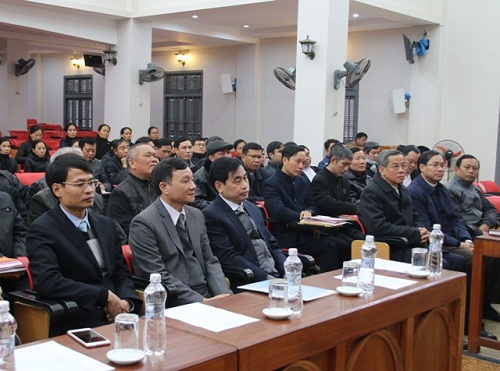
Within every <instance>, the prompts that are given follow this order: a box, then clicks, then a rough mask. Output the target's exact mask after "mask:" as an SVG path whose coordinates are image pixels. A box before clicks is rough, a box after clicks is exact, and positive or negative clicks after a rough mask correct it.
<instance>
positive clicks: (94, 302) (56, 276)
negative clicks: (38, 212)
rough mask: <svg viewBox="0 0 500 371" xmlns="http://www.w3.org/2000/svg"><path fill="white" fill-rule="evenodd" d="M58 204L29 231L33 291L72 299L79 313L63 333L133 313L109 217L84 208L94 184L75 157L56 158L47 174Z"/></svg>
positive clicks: (131, 288) (133, 304)
mask: <svg viewBox="0 0 500 371" xmlns="http://www.w3.org/2000/svg"><path fill="white" fill-rule="evenodd" d="M46 179H47V184H48V186H49V187H50V188H51V190H52V192H53V193H54V195H55V196H56V197H57V198H58V199H59V203H58V204H57V205H56V206H55V207H54V208H53V209H51V210H49V211H47V212H46V213H45V214H43V215H42V216H40V217H39V218H38V219H37V220H35V221H34V222H33V223H32V224H31V225H30V227H29V229H28V233H27V237H26V246H27V250H28V258H29V260H30V271H31V273H32V276H33V284H34V288H35V290H36V291H37V293H38V294H39V295H40V296H42V297H46V298H51V299H66V300H74V301H76V303H77V304H78V308H79V309H78V312H77V313H76V314H75V315H74V316H73V317H71V318H68V319H67V321H66V323H65V327H66V328H65V329H64V330H67V329H71V328H80V327H95V326H100V325H104V324H106V323H108V322H110V321H112V320H113V319H114V317H115V316H116V315H117V314H119V313H126V312H129V311H135V312H137V311H138V310H139V309H140V307H141V301H140V299H139V298H138V297H137V296H136V294H135V291H134V285H133V282H132V280H131V279H130V277H129V272H128V270H127V267H126V265H125V260H124V258H123V255H122V250H121V244H120V240H119V238H118V235H117V232H116V230H115V228H114V226H113V222H112V220H111V219H110V218H108V217H105V216H101V215H97V214H95V213H93V212H92V211H90V210H89V208H90V207H91V206H92V204H93V202H94V195H95V187H96V186H97V180H95V179H94V178H93V176H92V168H91V167H90V165H89V163H88V162H87V161H86V160H85V159H84V158H83V157H82V156H79V155H76V154H72V153H68V154H64V155H61V156H59V157H57V158H56V159H55V160H54V161H53V162H52V163H51V164H50V165H49V166H48V167H47V171H46Z"/></svg>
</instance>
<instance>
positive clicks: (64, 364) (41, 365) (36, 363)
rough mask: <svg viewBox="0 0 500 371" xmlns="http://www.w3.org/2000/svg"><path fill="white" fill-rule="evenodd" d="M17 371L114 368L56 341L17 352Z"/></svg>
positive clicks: (102, 370) (101, 370)
mask: <svg viewBox="0 0 500 371" xmlns="http://www.w3.org/2000/svg"><path fill="white" fill-rule="evenodd" d="M14 354H15V356H16V371H25V370H32V371H35V370H51V371H58V370H60V371H67V370H72V371H80V370H81V371H87V370H93V371H105V370H114V367H111V366H110V365H107V364H105V363H102V362H99V361H96V360H95V359H92V358H90V357H88V356H86V355H84V354H81V353H78V352H77V351H74V350H73V349H70V348H67V347H65V346H63V345H61V344H58V343H56V342H55V341H48V342H46V343H42V344H37V345H32V346H28V347H25V348H20V349H16V350H15V353H14Z"/></svg>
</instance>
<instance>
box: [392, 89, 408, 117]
mask: <svg viewBox="0 0 500 371" xmlns="http://www.w3.org/2000/svg"><path fill="white" fill-rule="evenodd" d="M389 106H390V108H391V111H392V112H394V113H405V112H406V105H405V90H404V89H393V90H392V91H390V92H389Z"/></svg>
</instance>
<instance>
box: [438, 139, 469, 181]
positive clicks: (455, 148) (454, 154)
mask: <svg viewBox="0 0 500 371" xmlns="http://www.w3.org/2000/svg"><path fill="white" fill-rule="evenodd" d="M432 149H433V150H434V151H437V152H439V153H440V154H441V156H443V157H444V158H445V160H446V171H447V175H448V176H447V178H446V179H450V172H451V171H453V169H454V168H455V163H456V162H457V159H458V158H459V157H460V156H462V155H463V154H464V153H465V152H464V149H463V147H462V146H461V145H460V144H458V143H457V142H455V141H453V140H450V139H445V140H442V141H440V142H437V143H436V144H434V147H432Z"/></svg>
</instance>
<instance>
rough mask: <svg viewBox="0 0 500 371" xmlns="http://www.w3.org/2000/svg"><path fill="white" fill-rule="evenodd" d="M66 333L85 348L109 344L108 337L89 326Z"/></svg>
mask: <svg viewBox="0 0 500 371" xmlns="http://www.w3.org/2000/svg"><path fill="white" fill-rule="evenodd" d="M68 335H69V336H70V337H72V338H73V339H75V340H76V341H78V342H79V343H80V344H82V345H83V346H85V347H87V348H92V347H99V346H102V345H109V344H111V342H110V341H109V340H108V339H106V338H105V337H104V336H102V335H101V334H99V333H98V332H97V331H95V330H92V329H91V328H80V329H75V330H69V331H68Z"/></svg>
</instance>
